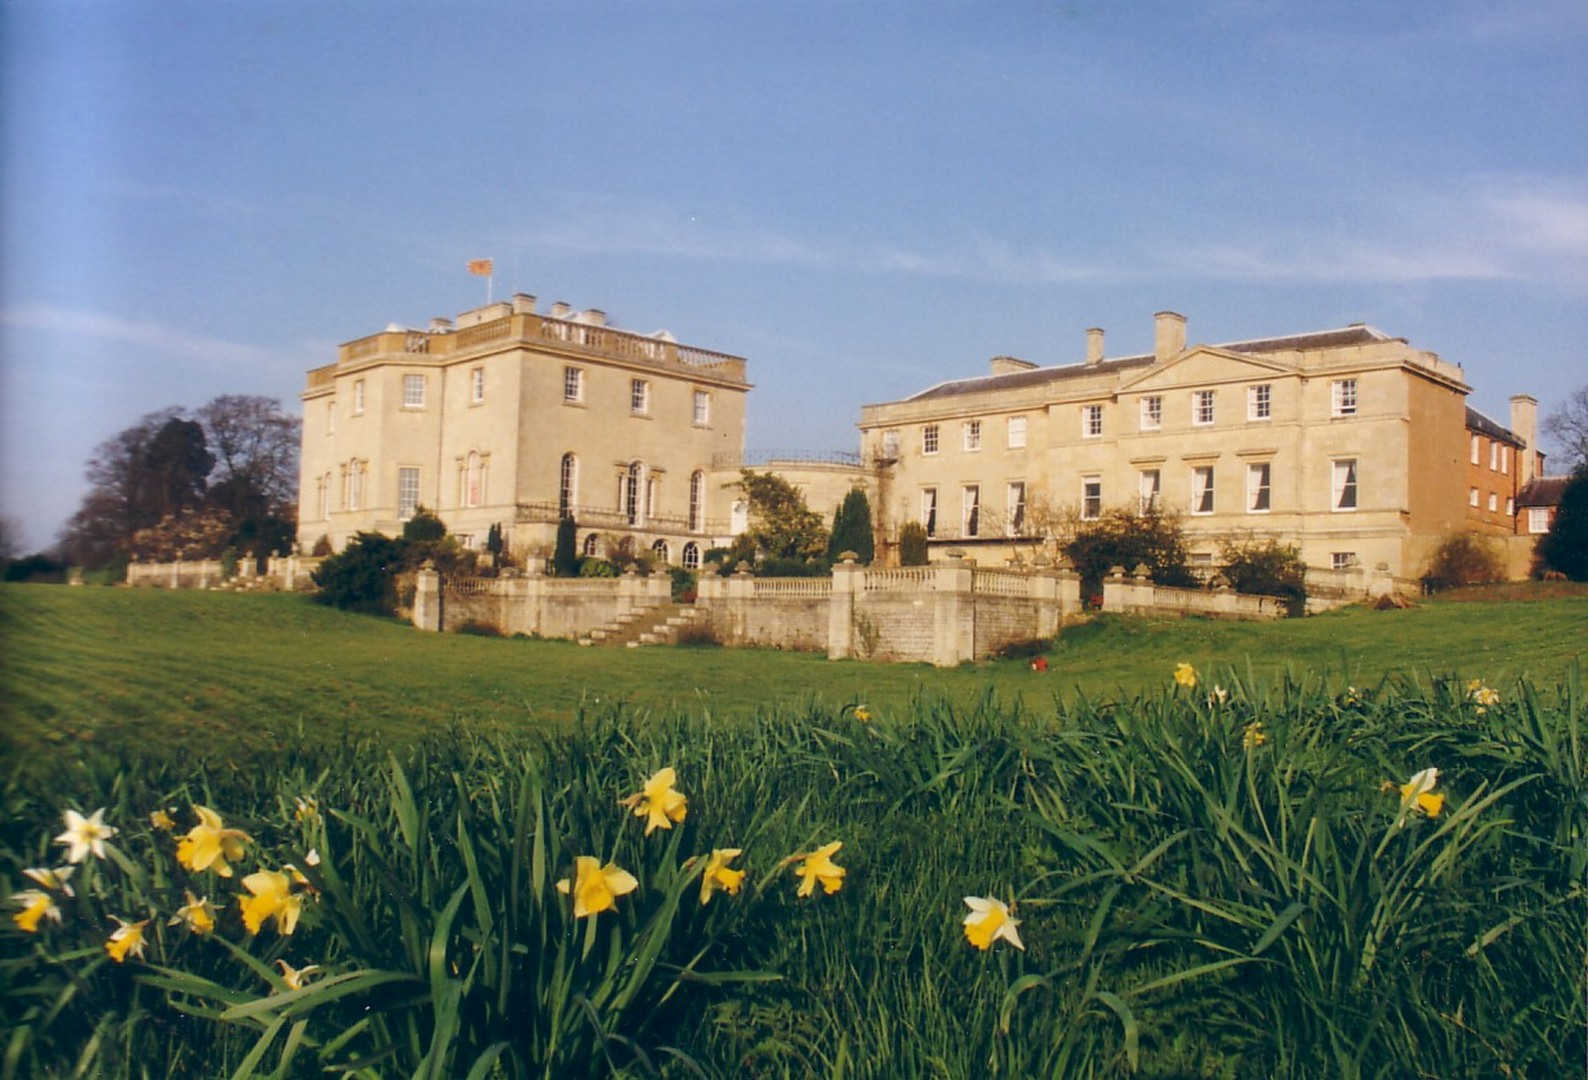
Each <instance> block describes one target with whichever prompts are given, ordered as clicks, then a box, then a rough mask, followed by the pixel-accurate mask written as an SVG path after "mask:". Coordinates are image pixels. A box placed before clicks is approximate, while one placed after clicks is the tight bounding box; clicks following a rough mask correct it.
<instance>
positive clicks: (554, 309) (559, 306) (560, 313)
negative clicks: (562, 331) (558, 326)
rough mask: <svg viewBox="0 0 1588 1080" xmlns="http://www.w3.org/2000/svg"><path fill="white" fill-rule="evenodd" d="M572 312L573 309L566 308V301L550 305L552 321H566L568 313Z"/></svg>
mask: <svg viewBox="0 0 1588 1080" xmlns="http://www.w3.org/2000/svg"><path fill="white" fill-rule="evenodd" d="M572 310H573V308H571V307H569V306H568V301H566V300H558V301H557V302H556V303H555V304H552V305H551V317H552V318H553V319H566V318H567V317H568V313H569V312H571V311H572Z"/></svg>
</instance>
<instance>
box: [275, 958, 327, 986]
mask: <svg viewBox="0 0 1588 1080" xmlns="http://www.w3.org/2000/svg"><path fill="white" fill-rule="evenodd" d="M276 966H277V967H279V968H280V969H281V981H282V982H284V983H286V984H287V989H288V990H302V989H303V984H304V982H305V981H307V979H308V978H309V976H310V975H312V974H314V973H315V972H316V971H319V970H320V965H319V964H307V965H305V966H304V967H301V968H295V967H293V966H292V965H291V964H289V963H287V962H286V961H285V960H277V961H276Z"/></svg>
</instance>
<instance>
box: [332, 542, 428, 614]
mask: <svg viewBox="0 0 1588 1080" xmlns="http://www.w3.org/2000/svg"><path fill="white" fill-rule="evenodd" d="M407 549H408V545H407V544H405V543H404V542H403V541H401V540H393V539H392V538H391V537H389V536H382V535H381V534H380V533H377V532H361V533H359V534H358V535H357V536H355V537H353V539H352V540H351V541H349V542H348V545H347V547H345V548H343V549H342V550H341V551H340V552H339V553H338V554H336V555H331V556H329V557H328V558H326V560H325V561H324V562H322V563H321V564H320V565H319V566H318V567H316V568H315V570H314V573H313V574H311V575H310V577H311V578H312V579H313V580H314V583H315V584H316V585H317V586H319V589H320V591H319V592H317V593H316V594H315V597H314V598H315V599H316V600H317V601H319V602H320V603H322V604H330V605H331V606H332V607H337V608H341V609H342V610H344V611H362V612H366V613H368V614H371V615H390V614H391V613H392V612H393V611H395V610H396V608H397V584H396V581H397V572H398V571H399V570H402V569H403V567H404V565H405V560H406V558H407V554H408V551H407Z"/></svg>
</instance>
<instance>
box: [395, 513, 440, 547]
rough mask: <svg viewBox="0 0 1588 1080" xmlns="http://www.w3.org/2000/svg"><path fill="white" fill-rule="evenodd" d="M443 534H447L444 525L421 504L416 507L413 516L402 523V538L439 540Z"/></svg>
mask: <svg viewBox="0 0 1588 1080" xmlns="http://www.w3.org/2000/svg"><path fill="white" fill-rule="evenodd" d="M445 535H447V527H446V525H444V524H442V521H441V519H440V518H438V517H436V515H435V514H433V513H431V512H430V511H429V510H426V509H425V508H424V507H422V506H420V507H416V508H415V509H414V516H413V517H411V518H409V519H408V520H407V521H406V522H404V523H403V539H404V540H418V541H426V540H440V539H441V538H442V537H443V536H445Z"/></svg>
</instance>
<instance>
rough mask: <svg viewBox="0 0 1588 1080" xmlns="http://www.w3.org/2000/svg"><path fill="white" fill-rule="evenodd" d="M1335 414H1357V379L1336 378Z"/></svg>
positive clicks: (1334, 394) (1334, 390) (1334, 392)
mask: <svg viewBox="0 0 1588 1080" xmlns="http://www.w3.org/2000/svg"><path fill="white" fill-rule="evenodd" d="M1332 393H1333V402H1334V415H1336V416H1355V415H1356V380H1355V379H1336V380H1334V383H1333V391H1332Z"/></svg>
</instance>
